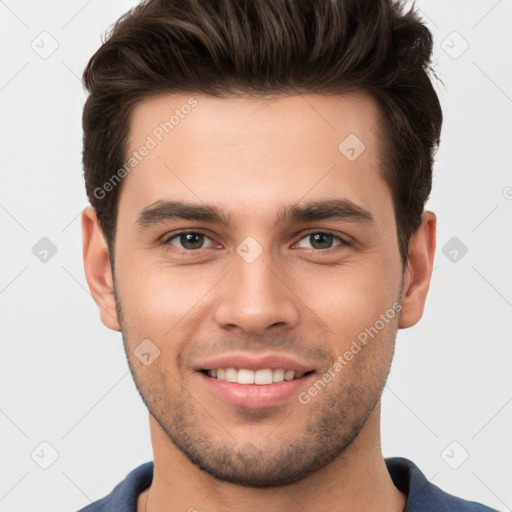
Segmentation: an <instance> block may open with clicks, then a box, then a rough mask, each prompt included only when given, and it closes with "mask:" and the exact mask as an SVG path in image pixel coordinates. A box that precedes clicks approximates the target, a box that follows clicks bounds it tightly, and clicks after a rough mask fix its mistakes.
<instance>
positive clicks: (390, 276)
mask: <svg viewBox="0 0 512 512" xmlns="http://www.w3.org/2000/svg"><path fill="white" fill-rule="evenodd" d="M319 268H321V267H319ZM399 284H400V283H399V276H398V275H396V272H395V273H394V272H393V269H391V268H390V267H388V268H386V267H383V266H382V264H380V265H375V266H373V265H364V266H363V265H358V266H356V265H354V266H352V267H350V268H348V267H347V268H343V267H339V268H338V269H329V271H328V272H326V271H318V272H312V273H309V274H308V279H307V284H306V283H305V282H304V283H303V284H302V286H301V287H300V290H301V291H300V292H299V293H297V294H298V295H299V297H300V298H301V299H302V300H303V302H304V304H306V305H307V306H308V307H309V308H311V310H313V311H314V313H315V314H316V315H317V316H318V317H319V319H320V320H321V321H322V322H324V323H325V324H326V325H327V327H328V328H329V329H330V330H331V331H332V332H331V334H332V333H334V335H335V336H336V337H338V336H340V337H341V339H345V340H348V339H349V338H352V337H355V336H357V334H359V332H361V331H362V330H364V329H365V328H367V327H370V326H372V325H374V324H375V322H376V321H377V320H379V318H380V315H381V314H386V312H387V311H389V310H390V309H391V313H393V314H394V310H393V304H394V303H395V301H396V300H397V299H398V288H399ZM395 307H396V305H395Z"/></svg>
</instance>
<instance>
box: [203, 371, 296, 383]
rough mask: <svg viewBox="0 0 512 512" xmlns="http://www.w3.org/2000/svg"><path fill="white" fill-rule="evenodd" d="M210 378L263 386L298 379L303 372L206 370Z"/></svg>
mask: <svg viewBox="0 0 512 512" xmlns="http://www.w3.org/2000/svg"><path fill="white" fill-rule="evenodd" d="M208 375H209V376H210V377H214V378H217V380H224V381H226V382H237V383H238V384H258V385H260V386H265V385H268V384H272V383H274V382H283V381H284V380H294V379H300V378H301V377H302V376H304V372H297V373H295V371H294V370H285V369H284V368H277V369H275V370H273V369H271V368H265V369H263V370H256V371H253V370H248V369H247V368H240V369H236V368H216V369H214V370H208Z"/></svg>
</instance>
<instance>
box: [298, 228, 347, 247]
mask: <svg viewBox="0 0 512 512" xmlns="http://www.w3.org/2000/svg"><path fill="white" fill-rule="evenodd" d="M301 240H307V241H309V243H310V245H311V247H309V248H311V249H314V250H320V251H322V250H326V249H331V248H332V247H335V246H337V245H348V244H347V243H346V242H345V241H344V240H343V239H342V238H340V237H339V236H336V235H334V234H331V233H325V232H323V231H315V232H312V233H308V234H307V235H306V236H304V237H303V238H302V239H301ZM336 241H338V243H336ZM306 248H308V247H306Z"/></svg>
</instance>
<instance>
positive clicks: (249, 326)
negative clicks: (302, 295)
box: [215, 237, 299, 334]
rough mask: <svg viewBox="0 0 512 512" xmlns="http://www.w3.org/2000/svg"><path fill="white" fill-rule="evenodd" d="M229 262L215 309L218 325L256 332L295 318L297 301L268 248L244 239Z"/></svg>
mask: <svg viewBox="0 0 512 512" xmlns="http://www.w3.org/2000/svg"><path fill="white" fill-rule="evenodd" d="M249 238H250V237H249ZM233 265H234V268H233V270H232V271H231V272H229V274H228V276H226V277H227V280H225V281H224V285H223V286H224V290H223V293H222V298H221V299H220V303H219V304H218V306H217V309H216V312H215V319H216V321H217V323H218V325H219V326H220V327H227V326H230V325H236V326H238V327H240V328H241V329H243V330H244V331H246V332H247V333H252V334H258V333H261V332H262V331H263V330H265V329H266V328H267V327H270V326H273V325H277V324H280V325H281V327H285V326H287V327H292V326H294V325H295V324H296V323H297V322H298V318H299V311H298V309H297V303H296V301H294V299H293V293H292V292H291V291H290V289H289V288H288V287H287V286H286V285H285V283H283V282H282V281H284V280H285V277H284V275H283V273H282V272H281V273H280V272H279V270H278V268H277V265H276V262H275V258H274V257H273V255H272V254H271V250H270V249H269V248H265V249H264V248H263V247H262V246H261V245H259V244H257V242H256V241H255V240H254V239H252V240H251V239H249V240H247V239H246V240H245V241H244V242H242V243H241V244H240V245H239V246H238V247H237V254H236V255H235V258H234V261H233ZM280 274H281V275H280Z"/></svg>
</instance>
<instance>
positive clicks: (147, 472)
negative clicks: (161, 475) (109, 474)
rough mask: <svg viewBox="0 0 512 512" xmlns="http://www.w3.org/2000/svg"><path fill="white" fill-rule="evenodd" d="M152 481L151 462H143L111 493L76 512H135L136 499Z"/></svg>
mask: <svg viewBox="0 0 512 512" xmlns="http://www.w3.org/2000/svg"><path fill="white" fill-rule="evenodd" d="M152 480H153V462H145V463H144V464H141V465H140V466H138V467H136V468H135V469H133V470H132V471H130V473H128V475H127V476H126V478H125V479H124V480H123V481H122V482H120V483H118V484H117V485H116V486H115V487H114V489H113V490H112V492H111V493H110V494H108V495H107V496H105V497H104V498H101V499H100V500H98V501H94V502H92V503H91V504H89V505H87V506H86V507H84V508H82V509H80V510H79V511H78V512H118V511H120V510H123V512H136V511H137V498H138V496H139V494H140V493H141V492H142V491H144V490H145V489H147V488H148V487H149V486H150V485H151V482H152Z"/></svg>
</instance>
